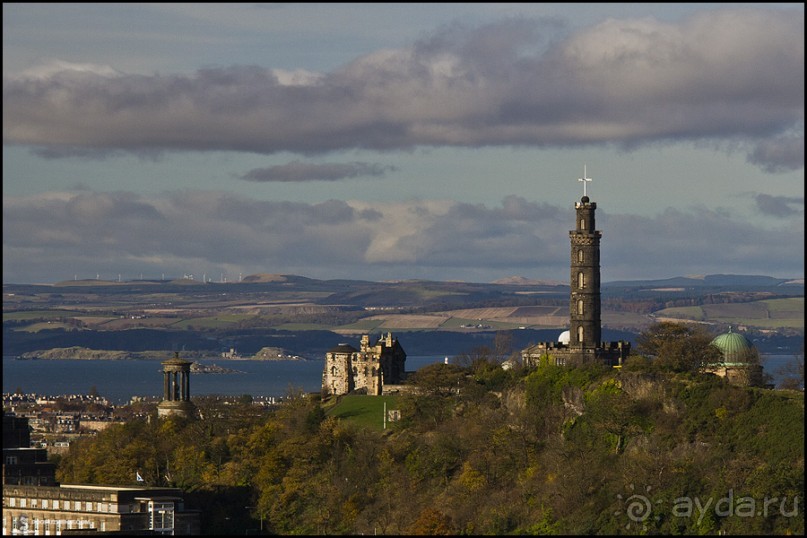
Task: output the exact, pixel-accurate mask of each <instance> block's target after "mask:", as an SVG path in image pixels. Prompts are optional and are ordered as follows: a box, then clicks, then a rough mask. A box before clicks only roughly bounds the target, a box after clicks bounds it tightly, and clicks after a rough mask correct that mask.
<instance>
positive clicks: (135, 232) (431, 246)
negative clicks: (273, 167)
mask: <svg viewBox="0 0 807 538" xmlns="http://www.w3.org/2000/svg"><path fill="white" fill-rule="evenodd" d="M763 200H764V198H763ZM779 202H783V203H792V200H790V199H788V200H780V201H779ZM573 211H574V210H573V208H572V207H560V208H559V207H556V206H552V205H549V204H546V203H534V202H530V201H527V200H525V199H524V198H522V197H520V196H508V197H505V198H504V199H502V200H501V203H500V204H497V205H493V206H488V205H483V204H467V203H459V202H455V201H445V200H411V201H398V202H391V203H378V202H376V203H370V202H362V201H350V202H345V201H338V200H328V201H325V202H321V203H311V204H309V203H298V202H276V201H261V200H252V199H249V198H244V197H240V196H234V195H232V194H227V193H221V192H212V191H178V192H168V193H164V194H163V195H161V196H158V197H153V198H151V197H146V196H142V195H137V194H133V193H129V192H111V193H93V192H87V191H78V192H60V193H46V194H41V195H35V196H29V197H13V196H7V197H4V199H3V279H4V281H5V282H15V283H25V282H32V281H45V282H54V281H60V280H66V279H70V278H72V277H73V275H74V274H78V275H83V276H82V278H93V277H94V276H95V274H96V273H98V272H100V273H102V274H105V275H106V278H112V277H110V275H115V276H116V275H117V274H118V273H121V274H123V275H124V278H130V279H131V278H135V277H136V276H137V275H139V274H141V273H142V274H144V275H145V277H146V278H156V277H158V276H159V275H161V274H165V275H173V276H178V275H182V274H183V273H193V274H196V273H198V274H200V275H201V274H202V273H203V272H206V273H207V274H208V275H219V274H220V273H222V274H229V276H230V278H231V279H232V278H234V277H233V275H235V274H237V273H239V272H242V273H243V274H250V273H254V272H272V273H294V274H301V275H304V276H309V277H314V278H362V279H368V280H383V279H387V278H398V279H400V278H431V279H435V280H475V281H493V280H496V279H498V278H502V277H505V276H511V275H514V274H520V275H523V276H527V277H530V278H547V279H560V280H565V279H566V278H567V277H568V266H569V237H568V231H569V229H570V228H572V227H573V220H574V212H573ZM782 218H783V219H786V220H785V221H783V225H782V227H781V228H775V229H766V228H762V227H757V226H754V225H752V224H750V223H748V222H746V221H743V220H742V219H741V218H740V217H734V216H733V213H732V212H730V211H726V210H720V209H719V208H692V209H690V210H686V211H682V210H674V209H666V210H663V211H662V212H661V213H660V214H658V215H657V216H655V217H639V216H633V215H624V214H610V213H607V212H604V211H602V210H600V211H599V212H598V227H599V228H601V229H602V230H603V239H602V274H603V280H604V281H608V280H620V279H624V278H665V277H672V276H678V275H683V274H691V273H701V274H709V273H744V274H747V273H748V271H752V270H753V271H755V272H758V273H759V274H770V271H771V267H775V268H776V271H778V273H777V274H774V275H772V276H781V277H788V278H789V277H795V276H798V275H801V274H803V273H804V250H803V249H804V245H803V242H802V241H795V242H794V241H793V239H792V233H788V230H793V229H797V230H801V229H803V226H804V217H803V212H799V213H797V214H792V215H789V216H788V215H783V216H782ZM729 239H730V240H729ZM772 262H773V263H772Z"/></svg>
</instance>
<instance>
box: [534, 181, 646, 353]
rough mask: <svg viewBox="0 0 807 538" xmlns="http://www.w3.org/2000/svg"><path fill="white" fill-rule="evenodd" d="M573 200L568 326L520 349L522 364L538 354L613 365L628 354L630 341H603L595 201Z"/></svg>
mask: <svg viewBox="0 0 807 538" xmlns="http://www.w3.org/2000/svg"><path fill="white" fill-rule="evenodd" d="M583 176H584V177H583V178H581V179H580V181H582V182H583V197H582V198H581V199H580V201H579V202H577V203H575V206H574V207H575V229H574V230H571V231H569V239H570V242H571V264H570V273H571V274H570V286H571V291H570V294H569V330H568V333H567V332H564V333H562V334H561V337H559V338H558V341H557V342H539V343H537V344H535V345H533V346H530V347H528V348H526V349H524V350H522V351H521V360H522V362H523V363H524V364H525V365H528V366H535V365H537V364H538V362H539V360H541V358H545V359H546V360H548V361H550V362H551V363H552V364H561V365H562V364H581V363H585V362H590V361H603V362H605V363H607V364H610V365H613V366H617V365H620V364H622V361H623V360H624V359H625V358H626V357H627V356H628V355H629V354H630V342H625V341H621V340H620V341H618V342H603V341H601V340H602V319H601V311H600V308H601V307H600V238H601V237H602V232H601V231H599V230H597V226H596V221H595V218H594V216H595V215H594V214H595V212H596V210H597V204H596V203H595V202H592V201H590V199H589V197H588V196H587V195H586V191H585V184H586V182H589V181H591V179H590V178H587V177H585V172H584V173H583Z"/></svg>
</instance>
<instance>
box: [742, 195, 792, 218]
mask: <svg viewBox="0 0 807 538" xmlns="http://www.w3.org/2000/svg"><path fill="white" fill-rule="evenodd" d="M754 200H755V201H756V204H757V210H758V211H759V212H760V213H762V214H764V215H769V216H772V217H790V216H792V215H797V214H799V213H804V199H803V198H795V197H792V196H771V195H770V194H757V195H756V196H754ZM793 206H796V207H793Z"/></svg>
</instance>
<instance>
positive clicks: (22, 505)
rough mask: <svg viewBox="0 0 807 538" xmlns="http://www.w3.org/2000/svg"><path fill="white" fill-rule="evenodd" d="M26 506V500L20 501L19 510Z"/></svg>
mask: <svg viewBox="0 0 807 538" xmlns="http://www.w3.org/2000/svg"><path fill="white" fill-rule="evenodd" d="M26 506H28V499H20V508H25V507H26Z"/></svg>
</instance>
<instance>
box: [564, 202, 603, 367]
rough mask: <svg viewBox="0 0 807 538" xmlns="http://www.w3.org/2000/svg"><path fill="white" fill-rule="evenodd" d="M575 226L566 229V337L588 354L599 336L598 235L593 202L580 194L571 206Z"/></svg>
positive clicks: (600, 334)
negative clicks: (568, 261)
mask: <svg viewBox="0 0 807 538" xmlns="http://www.w3.org/2000/svg"><path fill="white" fill-rule="evenodd" d="M574 207H575V212H576V217H577V218H576V219H575V221H576V228H575V229H574V230H571V231H570V232H569V238H570V242H571V256H572V258H571V278H570V285H571V293H570V297H569V325H570V326H569V337H570V341H569V342H570V344H571V346H572V347H580V348H582V349H583V350H584V352H585V353H591V352H593V350H594V349H596V348H597V346H599V344H600V341H601V336H602V322H601V317H600V316H601V314H600V238H601V237H602V232H601V231H599V230H597V225H596V224H597V223H596V220H595V218H594V213H595V212H596V210H597V204H596V203H595V202H591V201H589V198H588V196H586V195H584V196H583V197H582V198H581V199H580V201H579V202H577V203H576V204H575V205H574Z"/></svg>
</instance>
